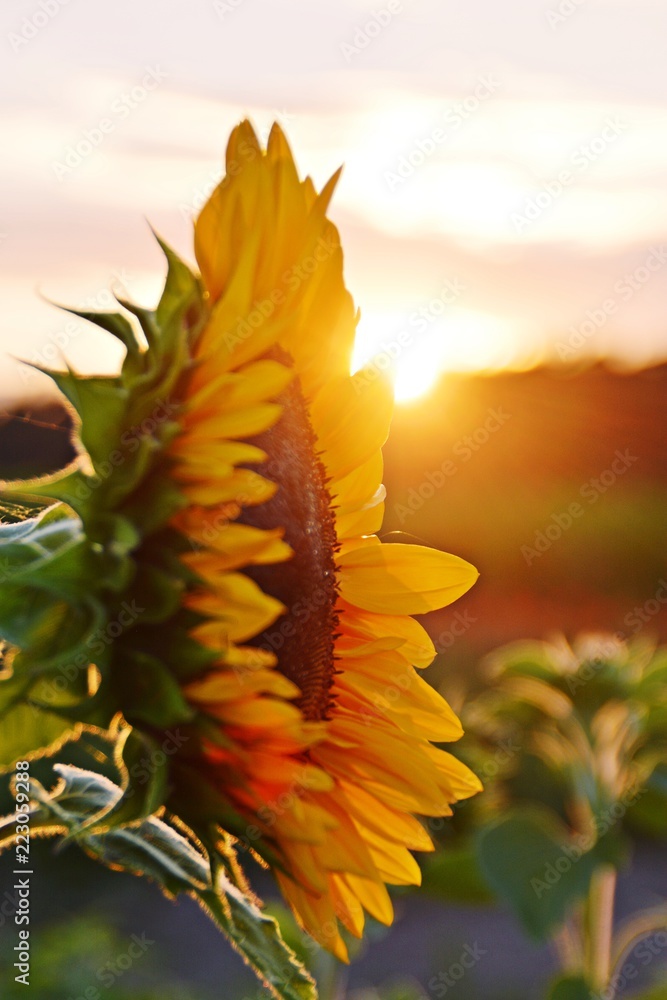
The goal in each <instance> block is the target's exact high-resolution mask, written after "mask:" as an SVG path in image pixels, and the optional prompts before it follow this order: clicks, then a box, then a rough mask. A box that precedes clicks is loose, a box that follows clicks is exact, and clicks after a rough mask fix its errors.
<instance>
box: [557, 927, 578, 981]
mask: <svg viewBox="0 0 667 1000" xmlns="http://www.w3.org/2000/svg"><path fill="white" fill-rule="evenodd" d="M553 943H554V946H555V948H556V952H557V954H558V960H559V965H560V967H561V969H562V971H563V972H580V971H581V967H582V963H583V955H582V948H581V932H580V928H579V927H578V926H576V925H575V923H574V921H573V920H568V921H567V922H566V923H564V924H563V926H562V927H560V928H559V930H558V932H557V933H556V935H555V936H554V939H553Z"/></svg>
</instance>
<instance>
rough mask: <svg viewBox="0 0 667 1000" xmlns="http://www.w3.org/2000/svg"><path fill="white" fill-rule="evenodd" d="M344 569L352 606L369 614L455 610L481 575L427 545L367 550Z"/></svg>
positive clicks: (344, 560) (344, 561)
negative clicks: (454, 604)
mask: <svg viewBox="0 0 667 1000" xmlns="http://www.w3.org/2000/svg"><path fill="white" fill-rule="evenodd" d="M338 563H339V567H340V576H339V581H340V592H341V595H342V596H343V598H344V599H345V600H346V601H349V602H350V604H354V605H356V606H357V607H359V608H363V609H364V610H366V611H376V612H389V613H391V612H398V613H401V614H407V615H414V614H423V613H424V612H426V611H434V610H435V609H437V608H443V607H445V605H447V604H451V603H452V601H455V600H457V598H459V597H461V595H462V594H465V592H466V591H467V590H469V589H470V587H472V585H473V583H474V582H475V580H476V579H477V577H478V575H479V574H478V573H477V570H476V569H475V567H474V566H471V565H470V563H468V562H466V561H465V560H464V559H459V557H458V556H453V555H450V554H449V553H447V552H439V551H438V550H437V549H429V548H426V547H425V546H423V545H403V544H390V545H374V546H363V547H360V548H358V549H354V550H353V551H351V552H349V553H347V554H345V555H342V556H341V557H340V559H339V560H338Z"/></svg>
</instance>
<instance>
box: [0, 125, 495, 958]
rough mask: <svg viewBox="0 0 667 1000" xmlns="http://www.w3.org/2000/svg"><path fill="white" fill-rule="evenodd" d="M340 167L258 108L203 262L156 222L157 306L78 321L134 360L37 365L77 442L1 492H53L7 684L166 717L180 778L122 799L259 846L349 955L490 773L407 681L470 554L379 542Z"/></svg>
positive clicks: (368, 398)
mask: <svg viewBox="0 0 667 1000" xmlns="http://www.w3.org/2000/svg"><path fill="white" fill-rule="evenodd" d="M337 176H338V175H337V174H336V175H334V176H333V177H332V178H331V180H330V181H329V182H328V183H327V184H326V185H325V186H324V188H323V189H322V190H321V191H320V192H319V193H318V192H317V191H316V190H315V188H314V186H313V183H312V182H311V180H310V179H309V178H306V179H305V180H300V178H299V176H298V174H297V171H296V168H295V165H294V161H293V158H292V155H291V153H290V150H289V147H288V145H287V142H286V140H285V138H284V136H283V134H282V132H281V130H280V129H279V128H278V127H277V126H274V127H273V129H272V131H271V134H270V137H269V140H268V144H267V148H266V150H264V149H263V148H262V147H261V146H260V143H259V141H258V139H257V137H256V135H255V133H254V131H253V129H252V128H251V126H250V124H249V123H248V122H243V123H242V124H241V125H239V126H238V127H237V128H236V129H235V130H234V131H233V133H232V136H231V138H230V141H229V145H228V149H227V160H226V174H225V177H224V179H223V180H222V182H221V183H220V184H219V186H218V187H217V188H216V189H215V190H214V192H213V193H212V195H211V197H210V199H209V201H208V202H207V204H206V205H205V206H204V208H203V210H202V211H201V214H200V215H199V217H198V219H197V220H196V223H195V254H196V258H197V262H198V265H199V269H200V272H201V274H200V275H198V274H195V273H193V271H192V270H191V269H190V268H189V267H188V266H187V265H186V264H185V263H184V262H183V261H182V260H180V258H179V257H178V256H177V255H176V254H175V253H174V251H173V250H171V248H169V247H167V246H166V245H165V244H164V243H163V242H162V241H160V245H161V247H162V249H163V251H164V253H165V255H166V258H167V263H168V270H167V278H166V282H165V289H164V292H163V295H162V297H161V299H160V302H159V304H158V306H157V308H156V309H155V310H153V311H151V310H147V309H144V308H142V307H140V306H137V305H135V304H133V303H131V302H126V301H121V305H122V306H123V307H124V309H125V312H122V313H120V312H116V313H94V314H93V313H88V312H84V313H79V315H81V316H83V317H84V318H85V319H87V320H91V321H93V322H95V323H96V324H97V325H98V326H101V327H102V328H103V329H104V330H106V331H107V332H109V333H111V334H113V335H114V336H116V337H117V338H119V339H120V340H121V341H122V342H123V344H124V346H125V348H126V355H125V359H124V362H123V366H122V369H121V371H120V373H119V374H118V375H114V376H104V377H103V376H95V377H82V376H79V375H77V374H76V373H74V372H73V371H72V370H71V369H69V370H68V371H66V372H49V374H50V375H51V376H52V377H53V378H54V379H55V381H56V383H57V384H58V386H59V387H60V388H61V390H62V391H63V392H64V393H65V394H66V395H67V397H68V398H69V400H70V402H71V403H72V404H73V406H74V408H75V410H76V411H77V413H78V418H79V424H78V439H79V443H80V448H79V451H80V454H79V455H78V457H77V459H76V460H75V462H74V463H73V464H72V465H71V466H70V467H69V468H68V469H65V470H64V471H63V472H61V473H59V474H57V475H56V476H53V477H50V478H47V479H44V480H36V481H33V482H31V483H19V484H8V485H7V486H6V487H5V489H6V492H7V495H12V496H16V495H18V494H28V495H30V496H32V497H33V500H34V499H35V498H48V499H49V500H50V501H59V503H56V504H55V505H53V506H50V507H48V508H46V509H45V510H44V511H43V512H42V513H40V514H39V516H38V517H37V518H36V519H35V520H34V521H33V522H32V525H31V526H30V528H25V529H24V528H23V527H22V528H21V529H20V539H21V544H20V545H19V544H18V542H17V541H16V539H17V538H18V537H19V533H18V532H16V531H14V529H13V527H11V526H10V528H8V529H7V537H8V543H7V544H8V545H9V548H8V549H7V551H8V552H10V551H11V552H14V550H15V549H16V551H17V553H18V554H17V556H16V558H17V560H18V559H19V556H20V560H19V562H20V565H19V563H17V571H16V572H15V573H14V574H13V575H12V577H11V579H10V580H8V581H7V583H6V585H5V586H4V589H3V605H2V608H0V631H1V632H2V635H3V637H4V638H5V639H7V641H8V642H10V643H11V644H12V646H13V647H15V648H16V649H19V650H20V652H16V653H15V655H13V660H12V664H13V670H14V678H15V680H11V683H12V684H14V683H15V682H16V685H17V688H16V690H15V689H14V688H12V689H11V691H10V694H11V695H12V697H15V696H16V692H17V691H18V694H19V695H20V697H21V698H23V699H28V700H29V701H30V711H31V712H32V718H33V720H34V719H35V718H39V719H40V723H39V724H40V725H41V726H42V727H43V730H44V732H45V733H46V732H48V734H49V739H53V740H57V739H59V738H61V737H62V736H63V735H64V736H66V735H67V727H68V726H71V724H72V720H76V722H77V723H78V724H80V723H85V724H88V725H94V726H97V727H102V728H104V727H107V728H111V730H113V727H114V726H115V725H117V720H118V719H119V718H122V719H123V720H125V721H126V722H127V723H128V724H129V725H130V726H131V727H133V731H134V732H135V733H136V734H139V736H138V739H139V740H140V741H143V742H141V744H140V745H141V747H144V748H145V747H146V746H148V747H149V748H150V747H153V748H155V747H158V748H159V746H160V745H162V746H164V745H165V743H164V739H165V732H166V733H167V734H172V727H176V733H177V736H178V739H177V740H174V739H172V736H171V735H170V736H169V738H170V739H171V741H172V744H174V745H176V744H177V752H173V753H172V751H171V750H170V751H169V754H168V755H167V754H165V753H164V752H162V753H161V759H162V761H163V764H162V765H161V767H163V768H167V767H168V777H167V778H165V779H164V780H162V778H160V777H159V775H158V777H157V778H155V780H152V781H151V782H150V785H149V787H148V789H147V788H146V787H144V786H143V785H142V784H141V782H140V781H137V782H136V783H135V785H132V784H130V785H128V789H127V796H126V800H124V805H123V810H122V816H123V817H124V818H126V819H127V818H128V817H129V819H134V818H135V817H141V816H142V815H146V814H148V813H150V812H152V811H154V810H155V809H156V808H159V807H160V806H161V805H165V806H166V807H167V809H168V810H169V813H170V814H171V815H172V816H174V817H177V818H178V819H179V820H180V822H181V823H183V824H185V825H186V826H187V827H188V828H189V829H190V830H191V831H193V833H194V834H195V835H196V836H197V837H198V838H199V840H200V841H201V842H202V844H203V845H204V846H205V847H206V849H207V850H208V852H209V855H210V857H211V860H212V862H214V863H221V864H223V865H224V866H225V867H226V868H228V869H229V871H230V873H231V876H232V877H234V878H235V879H237V881H238V882H239V883H241V882H242V874H241V873H240V870H239V869H238V865H237V864H236V862H235V861H234V857H233V855H234V846H233V845H236V847H241V848H246V849H249V850H251V851H252V852H253V854H254V855H255V856H256V857H258V858H259V859H261V860H262V861H263V862H265V863H267V864H269V865H270V866H271V867H272V868H273V870H274V871H275V873H276V877H277V879H278V882H279V884H280V887H281V889H282V891H283V893H284V895H285V897H286V899H287V900H288V902H289V903H290V905H291V907H292V909H293V910H294V913H295V914H296V917H297V919H298V920H299V921H300V923H301V925H302V926H303V927H304V928H305V929H306V930H307V931H309V932H310V934H311V935H312V936H313V937H314V938H315V939H316V940H317V941H319V942H320V943H321V944H322V945H323V946H325V947H326V948H328V949H330V950H331V951H333V952H334V953H335V954H336V955H337V956H338V957H339V958H340V959H343V960H346V958H347V951H346V946H345V943H344V941H343V938H342V936H341V928H346V929H347V930H348V931H349V932H350V933H352V934H353V935H356V936H360V935H361V933H362V931H363V926H364V919H365V914H366V913H368V914H371V915H372V916H373V917H374V918H375V919H377V920H379V921H381V922H383V923H385V924H388V923H390V922H391V920H392V905H391V901H390V897H389V895H388V892H387V888H386V886H387V884H393V885H408V884H415V883H418V882H419V868H418V866H417V864H416V862H415V860H414V858H413V856H412V853H411V852H412V851H415V850H417V851H428V850H431V849H432V846H433V845H432V843H431V840H430V838H429V836H428V834H427V832H426V829H425V828H424V826H423V825H422V823H421V822H420V821H419V820H418V819H417V818H416V817H417V816H443V815H448V814H450V813H451V806H452V804H453V803H455V802H457V801H458V800H460V799H464V798H466V797H468V796H470V795H472V794H474V793H475V792H477V791H479V789H480V783H479V781H478V780H477V778H476V777H475V776H474V775H473V774H472V773H471V772H470V771H469V770H468V769H467V768H466V767H465V766H464V765H463V764H462V763H461V762H460V761H459V760H457V759H456V757H454V756H452V755H451V754H450V753H448V752H447V751H445V750H442V749H438V748H436V747H435V746H434V745H433V744H432V742H431V741H436V742H438V743H448V742H451V741H454V740H456V739H458V738H459V737H460V736H461V734H462V729H461V726H460V723H459V720H458V719H457V717H456V715H455V714H454V713H453V711H452V710H451V708H450V707H449V706H448V704H447V703H446V702H445V701H444V700H443V699H442V698H441V697H440V695H439V694H437V693H436V692H435V691H434V690H433V689H432V688H431V687H430V686H429V685H428V684H427V683H426V682H425V681H424V680H422V678H421V677H420V676H419V673H418V670H420V669H422V668H424V667H426V666H427V665H428V664H429V663H430V662H431V661H432V659H433V657H434V655H435V650H434V647H433V644H432V642H431V640H430V638H429V636H428V634H427V633H426V631H425V630H424V628H423V627H422V626H421V625H420V624H419V623H418V622H417V621H416V620H415V619H414V618H412V617H410V616H411V615H415V614H423V613H425V612H428V611H432V610H434V609H437V608H441V607H443V606H444V605H447V604H449V603H450V602H452V601H454V600H456V599H457V598H458V597H459V596H460V595H461V594H463V593H465V591H467V590H468V588H469V587H470V586H471V585H472V584H473V583H474V581H475V579H476V576H477V573H476V571H475V569H474V568H473V567H472V566H470V565H469V564H468V563H467V562H465V561H463V560H462V559H459V558H457V557H456V556H452V555H447V554H444V553H441V552H438V551H436V550H435V549H432V548H426V547H422V546H419V545H406V544H395V543H394V544H387V543H384V544H383V543H382V542H381V541H380V539H379V538H378V537H377V534H376V533H377V532H378V531H379V530H380V527H381V524H382V518H383V501H384V488H383V486H382V471H383V470H382V454H381V448H382V446H383V444H384V442H385V440H386V438H387V434H388V430H389V423H390V419H391V414H392V394H391V390H390V388H389V386H388V385H387V384H386V383H385V381H384V380H383V379H382V378H381V377H379V376H378V372H377V371H376V370H375V369H374V368H373V367H372V366H371V367H368V368H365V369H362V370H361V371H359V372H356V373H355V374H352V375H351V374H350V371H351V354H352V347H353V341H354V335H355V327H356V322H357V315H356V312H355V307H354V304H353V302H352V299H351V296H350V294H349V292H348V291H347V290H346V287H345V284H344V280H343V257H342V250H341V245H340V239H339V235H338V232H337V230H336V228H335V226H334V225H333V224H332V222H331V221H330V220H329V219H328V217H327V209H328V206H329V202H330V199H331V196H332V194H333V191H334V188H335V185H336V181H337ZM128 311H129V313H130V314H131V315H130V318H129V319H128ZM137 323H138V325H139V327H140V330H141V334H140V333H139V330H137ZM12 546H13V547H12ZM19 549H20V551H19ZM61 674H62V676H60V675H61ZM54 675H55V676H56V681H55V682H54V681H53V677H54ZM63 678H64V679H66V681H67V684H66V685H65V686H66V690H65V691H64V693H62V695H61V694H59V693H58V684H62V682H63ZM6 683H9V682H6ZM7 690H9V689H7ZM35 713H37V715H35ZM33 729H34V724H33V725H32V726H31V731H32V730H33ZM128 745H129V744H128ZM138 746H139V744H138V743H136V742H133V743H132V744H131V752H132V753H135V754H138V753H140V752H143V750H140V749H137V747H138ZM25 749H26V751H27V750H28V749H29V748H28V747H26V748H25ZM17 752H18V751H17ZM21 752H23V750H21ZM123 752H124V753H125V752H126V751H123ZM167 756H168V757H169V759H168V762H167V763H166V764H165V763H164V761H165V758H166V757H167ZM130 763H131V759H128V764H130ZM153 770H154V771H155V769H153ZM135 771H136V768H135V767H128V774H129V778H128V780H129V781H130V782H131V781H132V775H133V774H135ZM137 773H139V774H140V773H141V769H140V770H139V772H137ZM161 774H162V771H160V775H161ZM158 778H159V780H158ZM137 793H138V794H137ZM142 810H143V811H142ZM216 859H217V860H216Z"/></svg>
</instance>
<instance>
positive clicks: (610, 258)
mask: <svg viewBox="0 0 667 1000" xmlns="http://www.w3.org/2000/svg"><path fill="white" fill-rule="evenodd" d="M666 37H667V4H666V3H664V2H662V0H654V2H650V0H579V2H576V0H545V2H542V0H513V2H508V3H503V4H498V3H497V2H495V0H470V2H468V3H463V2H461V0H459V2H458V3H454V2H448V0H446V2H443V0H413V2H410V0H403V2H402V3H401V2H399V0H391V2H389V0H376V2H375V3H368V2H363V3H362V2H360V0H338V2H336V3H328V2H315V0H287V2H284V3H281V4H275V3H270V2H269V0H231V2H224V0H217V2H213V0H195V2H192V0H169V2H167V0H164V2H161V3H159V4H158V3H143V4H138V3H137V2H136V0H116V2H115V3H114V4H108V3H103V2H102V0H87V2H86V3H84V2H83V0H68V2H67V3H63V2H62V0H42V5H41V6H40V3H39V0H30V2H27V0H26V2H20V3H18V2H14V0H12V2H11V3H8V4H4V5H3V8H2V13H1V14H0V44H1V45H2V46H3V48H4V51H3V54H2V59H1V60H0V79H1V81H2V87H1V91H2V114H3V126H2V156H1V157H0V296H1V299H2V304H3V305H2V325H1V327H0V350H1V352H2V361H1V363H0V394H1V395H2V397H3V398H5V399H8V398H10V397H16V396H25V395H36V394H37V393H39V392H40V391H44V390H46V388H47V385H48V383H47V380H46V379H45V378H44V377H43V376H41V375H39V374H33V373H32V372H31V371H30V370H27V369H21V367H20V366H19V365H18V364H17V362H16V361H15V360H14V359H13V357H12V355H13V356H17V357H23V358H27V359H28V360H31V361H35V362H37V363H42V364H46V365H49V364H51V365H54V364H55V365H56V366H58V365H59V364H61V363H62V361H63V358H64V357H66V358H67V359H68V361H69V362H70V363H71V364H73V365H74V366H75V367H77V368H79V369H81V370H84V371H91V372H92V371H94V370H96V369H103V370H109V369H110V368H112V367H113V366H114V365H117V364H118V358H119V356H118V354H117V353H116V350H115V347H114V345H113V344H110V343H108V342H107V339H105V338H104V336H103V335H101V334H99V333H97V332H95V331H94V330H93V328H92V327H91V328H86V326H85V324H78V323H71V321H69V320H68V319H67V317H66V316H65V315H64V314H59V313H58V312H57V311H56V310H54V309H53V307H51V306H49V305H47V304H46V303H45V302H44V301H43V298H40V295H41V296H42V297H47V298H53V299H57V300H58V301H61V302H68V303H73V304H75V305H81V304H82V303H86V304H87V305H88V306H92V307H96V306H97V307H99V308H105V307H108V306H109V305H110V304H111V299H110V295H109V292H108V291H107V289H108V288H109V286H110V285H115V286H118V285H122V286H124V291H125V292H126V293H128V294H129V295H130V296H131V297H134V298H136V299H138V300H140V301H142V302H143V303H145V304H151V303H152V302H153V301H154V300H155V297H156V294H157V292H158V289H159V284H160V279H161V276H162V263H161V259H160V255H159V252H158V250H157V248H156V246H155V244H154V241H153V239H152V237H151V234H150V231H149V229H148V226H147V222H146V220H149V221H150V222H151V223H152V224H153V225H154V226H155V227H156V228H157V229H158V230H159V231H160V232H161V233H162V234H163V235H164V236H165V237H166V238H167V240H168V241H170V242H171V243H173V244H174V245H175V246H176V248H177V249H179V250H180V251H181V252H182V253H183V254H184V255H185V256H190V254H191V231H190V223H189V219H190V218H191V216H192V214H193V213H194V212H195V211H196V210H197V208H198V207H199V206H200V205H201V203H202V202H203V200H204V198H205V197H206V195H207V194H208V192H209V191H210V189H211V188H212V186H213V185H214V183H215V182H216V181H217V179H218V178H219V177H220V172H221V162H222V153H223V150H224V145H225V142H226V138H227V135H228V133H229V130H230V128H231V127H232V126H233V124H234V123H235V122H236V121H238V120H239V119H240V118H242V117H244V116H246V115H249V116H250V117H251V119H252V120H253V122H254V123H255V125H256V126H257V128H258V129H259V130H260V131H261V132H262V134H264V135H266V134H267V132H268V127H269V125H270V123H271V121H272V120H273V119H275V118H277V119H278V120H279V121H280V122H281V123H282V125H283V127H284V128H285V130H286V132H287V134H288V136H289V138H290V141H291V144H292V147H293V149H294V151H295V154H296V157H297V162H298V163H299V165H300V167H301V170H302V171H303V172H304V173H311V174H312V176H313V177H314V180H315V182H316V183H317V184H320V185H321V184H322V183H323V182H324V181H325V180H326V179H327V177H328V176H329V175H330V174H331V173H332V172H333V171H334V170H335V169H336V168H337V167H338V166H339V165H340V164H341V163H342V162H344V163H345V169H344V172H343V176H342V179H341V182H340V185H339V189H338V193H337V195H336V198H335V200H334V203H333V209H332V211H333V217H334V219H335V221H336V222H337V224H338V225H339V227H340V229H341V233H342V238H343V244H344V248H345V251H346V262H347V263H346V270H347V279H348V284H349V286H350V288H351V290H352V292H353V294H354V296H355V299H356V301H357V303H358V304H359V306H360V307H361V311H362V320H361V324H360V328H359V342H358V348H357V353H356V362H357V363H359V362H361V361H362V360H364V359H365V358H367V357H369V356H370V355H373V354H374V353H375V352H377V351H378V350H379V351H384V352H387V353H389V354H392V353H393V354H396V353H397V354H398V358H397V362H396V365H397V394H398V397H399V398H403V399H407V398H409V397H411V396H414V395H415V394H417V393H419V392H421V391H423V390H424V389H425V388H427V387H428V385H429V383H430V382H431V381H432V380H433V379H434V378H435V377H437V375H438V373H439V372H441V371H444V370H450V369H454V370H460V369H464V370H466V369H487V368H495V367H505V366H517V367H523V366H527V365H531V364H534V363H536V362H537V361H539V360H544V359H552V358H555V359H558V358H560V359H561V360H566V361H568V362H570V363H572V364H579V363H582V362H583V361H585V360H586V358H589V357H591V356H596V355H605V356H610V357H611V358H612V359H614V361H615V362H620V363H623V364H631V365H640V364H645V363H647V362H648V361H651V360H655V359H659V358H667V187H666V186H665V183H664V181H665V176H667V77H666V76H665V74H664V72H663V67H664V42H665V38H666ZM137 88H138V89H137ZM103 122H104V123H105V124H104V125H103V124H102V123H103ZM91 138H92V139H94V140H96V144H94V145H93V143H92V142H91V141H90V140H91ZM82 140H83V141H84V142H83V145H81V143H82ZM86 142H87V143H88V145H86ZM77 147H79V149H80V150H83V151H84V153H85V155H83V156H79V154H78V153H77V152H76V148H77ZM77 158H78V160H79V161H80V162H77ZM401 335H402V336H401ZM396 345H399V346H398V347H396Z"/></svg>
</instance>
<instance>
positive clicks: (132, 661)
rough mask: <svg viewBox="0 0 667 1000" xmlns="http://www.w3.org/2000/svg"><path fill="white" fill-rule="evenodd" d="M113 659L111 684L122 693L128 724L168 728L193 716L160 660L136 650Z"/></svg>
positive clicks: (189, 719) (178, 686)
mask: <svg viewBox="0 0 667 1000" xmlns="http://www.w3.org/2000/svg"><path fill="white" fill-rule="evenodd" d="M114 660H115V662H114V684H115V685H117V686H118V688H119V689H121V690H122V698H123V706H124V707H123V712H124V714H125V715H126V716H127V719H128V721H130V722H132V723H134V722H144V723H148V724H149V725H151V726H155V727H156V728H158V729H168V728H169V727H170V726H177V725H178V724H179V723H184V722H189V721H191V720H192V719H193V718H194V717H195V711H194V709H193V708H192V706H191V705H190V704H189V703H188V702H187V701H186V700H185V698H184V696H183V692H182V690H181V687H180V685H179V684H178V682H177V681H176V679H175V678H174V677H173V675H172V674H171V673H170V672H169V670H168V669H167V667H166V666H165V664H164V663H162V661H161V660H158V659H157V658H156V657H155V656H150V655H149V654H147V653H142V652H139V651H137V650H132V651H129V650H128V651H126V655H120V654H119V653H117V654H116V656H115V658H114Z"/></svg>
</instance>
